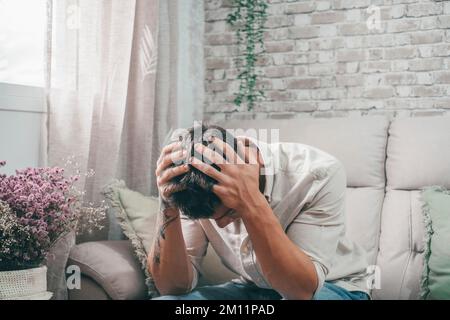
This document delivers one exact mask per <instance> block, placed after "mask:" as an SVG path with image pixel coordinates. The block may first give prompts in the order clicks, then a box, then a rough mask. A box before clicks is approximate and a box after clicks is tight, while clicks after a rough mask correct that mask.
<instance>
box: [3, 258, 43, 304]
mask: <svg viewBox="0 0 450 320" xmlns="http://www.w3.org/2000/svg"><path fill="white" fill-rule="evenodd" d="M51 297H52V293H51V292H48V291H47V267H45V266H43V267H39V268H33V269H25V270H17V271H1V272H0V300H49V299H50V298H51Z"/></svg>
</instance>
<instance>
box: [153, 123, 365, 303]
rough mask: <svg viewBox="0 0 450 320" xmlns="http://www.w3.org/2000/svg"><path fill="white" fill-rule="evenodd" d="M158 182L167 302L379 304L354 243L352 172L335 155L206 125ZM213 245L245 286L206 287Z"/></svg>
mask: <svg viewBox="0 0 450 320" xmlns="http://www.w3.org/2000/svg"><path fill="white" fill-rule="evenodd" d="M156 176H157V182H158V187H159V191H160V201H161V210H160V211H161V212H160V217H159V222H158V223H157V227H158V232H157V235H156V240H155V243H154V245H153V248H152V251H151V253H150V255H149V259H148V267H149V270H150V272H151V273H152V276H153V278H154V281H155V285H156V287H157V289H158V291H159V292H160V294H161V295H162V297H160V299H282V298H284V299H312V298H314V299H368V298H369V296H368V288H367V287H366V276H367V274H366V268H367V265H368V263H367V261H366V257H365V253H364V251H363V250H362V248H361V247H359V246H357V245H356V244H354V243H352V242H351V241H350V240H349V239H347V238H346V237H345V217H344V214H345V209H344V203H345V190H346V176H345V171H344V169H343V167H342V165H341V163H340V162H339V161H338V160H337V159H336V158H334V157H332V156H331V155H329V154H327V153H325V152H323V151H321V150H318V149H316V148H313V147H310V146H306V145H302V144H295V143H274V144H265V143H263V142H260V141H256V140H254V139H250V138H247V137H238V138H235V137H233V136H232V135H231V134H230V133H229V132H228V131H225V130H224V129H222V128H220V127H217V126H209V127H206V126H202V127H197V128H192V129H190V130H189V131H188V132H187V133H186V134H185V135H184V137H183V141H181V142H175V143H172V144H170V145H168V146H166V147H165V148H164V149H163V151H162V153H161V156H160V158H159V160H158V167H157V169H156ZM208 243H210V244H211V246H212V247H213V248H214V250H216V252H217V254H218V255H219V256H220V257H221V259H222V261H223V262H224V264H225V265H226V266H228V267H229V268H230V269H231V270H232V271H234V272H235V273H237V274H239V275H240V276H241V278H240V279H236V280H233V281H231V282H228V283H226V284H222V285H218V286H206V287H201V288H196V284H197V279H198V276H199V275H198V270H199V269H200V263H201V261H202V258H203V256H204V255H205V254H206V249H207V246H208ZM325 280H326V281H325Z"/></svg>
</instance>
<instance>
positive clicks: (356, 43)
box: [343, 36, 365, 49]
mask: <svg viewBox="0 0 450 320" xmlns="http://www.w3.org/2000/svg"><path fill="white" fill-rule="evenodd" d="M343 39H344V41H345V47H346V48H349V49H358V48H363V47H365V45H364V40H365V36H355V37H351V36H347V37H344V38H343Z"/></svg>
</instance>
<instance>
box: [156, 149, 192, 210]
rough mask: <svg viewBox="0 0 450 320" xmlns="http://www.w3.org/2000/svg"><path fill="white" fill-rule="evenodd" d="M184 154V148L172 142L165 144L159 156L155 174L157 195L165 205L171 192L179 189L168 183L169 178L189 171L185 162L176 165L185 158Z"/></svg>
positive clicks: (177, 186)
mask: <svg viewBox="0 0 450 320" xmlns="http://www.w3.org/2000/svg"><path fill="white" fill-rule="evenodd" d="M186 154H187V153H186V150H183V149H181V144H180V143H179V142H174V143H171V144H169V145H167V146H165V147H164V148H163V150H162V152H161V155H160V156H159V159H158V162H157V164H158V166H157V168H156V171H155V175H156V177H157V180H156V183H157V185H158V190H159V195H160V197H161V200H162V201H163V203H164V204H165V205H167V199H168V198H169V197H170V195H171V194H172V193H174V192H178V191H181V189H180V186H179V185H176V184H173V183H170V180H171V179H173V178H174V177H177V176H179V175H182V174H184V173H186V172H188V171H189V165H187V164H184V165H178V166H177V164H179V163H180V162H181V160H183V159H185V158H186Z"/></svg>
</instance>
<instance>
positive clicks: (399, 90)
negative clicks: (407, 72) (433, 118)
mask: <svg viewBox="0 0 450 320" xmlns="http://www.w3.org/2000/svg"><path fill="white" fill-rule="evenodd" d="M411 92H412V89H411V87H410V86H396V87H395V93H396V95H397V96H399V97H410V96H411Z"/></svg>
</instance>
